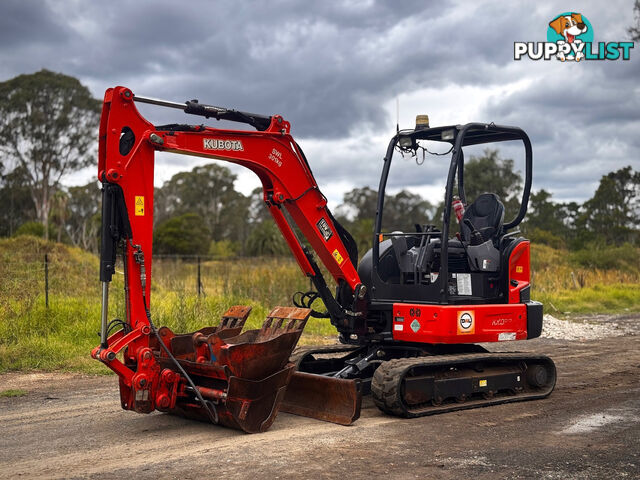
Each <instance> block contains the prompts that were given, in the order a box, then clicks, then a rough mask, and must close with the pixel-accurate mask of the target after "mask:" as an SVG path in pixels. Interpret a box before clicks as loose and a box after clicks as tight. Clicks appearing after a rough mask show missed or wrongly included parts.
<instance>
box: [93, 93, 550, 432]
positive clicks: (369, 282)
mask: <svg viewBox="0 0 640 480" xmlns="http://www.w3.org/2000/svg"><path fill="white" fill-rule="evenodd" d="M136 102H142V103H146V104H152V105H156V106H162V107H170V108H175V109H180V110H183V111H184V112H185V113H187V114H192V115H199V116H203V117H205V118H215V119H217V120H226V121H230V122H237V123H243V124H246V125H249V126H251V127H253V128H254V129H255V131H254V130H231V129H224V128H213V127H209V126H205V125H184V124H171V125H159V126H155V125H153V124H151V123H150V122H148V121H147V120H146V119H145V118H144V117H142V115H140V113H139V112H138V111H137V109H136V107H135V103H136ZM289 131H290V125H289V123H288V122H286V121H285V120H284V119H283V118H282V117H280V116H277V115H276V116H263V115H258V114H253V113H247V112H240V111H236V110H230V109H226V108H222V107H215V106H212V105H205V104H200V103H198V102H197V101H196V100H192V101H189V102H185V103H175V102H168V101H164V100H157V99H152V98H148V97H140V96H136V95H134V94H133V92H132V91H131V90H129V89H127V88H125V87H116V88H113V89H108V90H107V92H106V93H105V98H104V103H103V110H102V117H101V122H100V144H99V162H98V177H99V179H100V181H101V182H102V184H103V204H102V244H101V261H100V280H101V282H102V316H101V317H102V318H101V322H102V331H101V341H100V345H99V346H97V347H96V348H95V349H94V350H93V351H92V356H93V357H94V358H95V359H97V360H100V361H101V362H103V363H104V364H105V365H107V366H108V367H109V368H110V369H112V370H113V371H114V372H116V373H117V374H118V376H119V379H120V397H121V405H122V408H124V409H126V410H134V411H136V412H139V413H150V412H152V411H154V410H159V411H163V412H167V413H170V414H177V415H182V416H185V417H188V418H194V419H198V420H203V421H207V422H212V423H214V424H221V425H225V426H228V427H232V428H237V429H240V430H243V431H245V432H250V433H253V432H264V431H265V430H266V429H268V428H269V426H270V425H271V424H272V423H273V421H274V420H275V418H276V415H277V413H278V411H285V412H289V413H293V414H297V415H304V416H309V417H313V418H317V419H320V420H325V421H329V422H334V423H338V424H343V425H350V424H351V423H353V422H354V421H356V420H357V419H358V418H359V416H360V409H361V403H362V395H367V394H371V395H372V397H373V401H374V403H375V404H376V405H377V406H378V407H379V408H380V409H381V410H382V411H383V412H385V413H388V414H390V415H397V416H401V417H419V416H424V415H432V414H435V413H443V412H449V411H453V410H461V409H466V408H474V407H482V406H487V405H494V404H498V403H506V402H515V401H523V400H532V399H538V398H544V397H546V396H548V395H549V394H550V393H551V391H552V390H553V388H554V385H555V381H556V370H555V366H554V364H553V362H552V361H551V359H549V358H548V357H546V356H544V355H537V354H526V353H515V352H514V353H491V352H489V351H487V350H486V349H485V348H484V347H482V346H480V345H479V344H480V343H482V344H485V343H490V342H502V341H514V340H526V339H530V338H535V337H537V336H539V335H540V332H541V330H542V305H541V304H540V303H538V302H535V301H532V300H531V298H530V261H529V249H530V246H529V241H528V240H526V239H524V238H522V237H519V236H517V234H518V231H517V230H516V231H509V230H513V229H514V228H515V227H517V226H518V225H519V224H520V222H521V221H522V220H523V218H524V216H525V214H526V209H527V204H528V199H529V192H530V187H531V176H532V153H531V144H530V141H529V138H528V137H527V135H526V134H525V133H524V132H523V131H522V130H521V129H519V128H517V127H508V126H498V125H495V124H493V123H491V124H480V123H471V124H467V125H462V126H461V125H455V126H447V127H437V128H430V127H429V126H428V122H427V124H424V123H421V124H417V125H416V128H415V129H412V130H402V131H398V133H397V134H396V135H395V136H394V137H393V138H392V140H391V142H390V144H389V147H388V149H387V154H386V156H385V159H384V165H383V169H382V176H381V180H380V187H379V191H378V205H377V213H376V218H375V223H374V231H373V232H372V233H373V235H372V239H373V245H372V248H371V249H370V250H369V251H368V252H366V253H365V254H364V255H363V256H362V258H361V260H360V262H359V264H358V259H359V255H358V252H357V246H356V243H355V241H354V240H353V238H352V237H351V235H350V234H349V232H348V231H347V230H346V229H345V228H344V227H342V226H341V225H340V223H339V222H338V221H337V220H336V219H335V218H334V217H333V215H332V214H331V212H330V210H329V209H328V207H327V199H326V198H325V197H324V195H323V194H322V193H321V192H320V189H319V187H318V185H317V184H316V181H315V178H314V176H313V173H312V172H311V168H310V166H309V163H308V162H307V159H306V157H305V156H304V153H303V152H302V149H301V148H300V146H299V145H298V144H297V143H296V142H295V140H294V139H293V138H292V137H291V135H290V133H289ZM426 141H429V142H444V143H447V144H449V145H450V146H451V150H450V151H451V152H452V157H451V162H450V166H449V174H448V177H447V185H446V191H445V201H444V212H443V216H442V227H441V228H440V227H437V226H434V225H421V224H416V231H415V232H400V231H393V232H390V231H388V230H386V229H383V228H382V215H383V211H384V198H385V187H386V182H387V177H388V174H389V169H390V166H391V160H392V157H393V154H394V152H395V151H398V150H400V152H402V153H403V154H404V153H412V154H415V153H416V152H417V150H418V149H419V148H421V147H420V142H426ZM501 141H512V142H513V141H516V142H522V144H523V145H524V149H525V172H526V177H525V182H524V192H523V197H522V201H521V205H520V210H519V212H518V213H517V215H516V216H515V218H514V219H513V220H511V221H510V222H504V206H503V204H502V203H501V201H500V199H499V198H498V197H497V195H495V194H492V193H484V194H482V195H480V196H479V197H478V198H476V199H475V200H474V201H473V202H467V201H466V198H465V190H464V175H463V171H464V155H463V149H464V147H467V146H469V145H478V144H484V143H492V142H501ZM156 151H167V152H173V153H179V154H185V155H196V156H200V157H207V158H212V159H218V160H225V161H229V162H233V163H236V164H239V165H242V166H244V167H246V168H248V169H250V170H252V171H253V172H254V173H256V175H257V176H258V177H259V178H260V180H261V182H262V185H263V191H264V203H265V205H266V207H267V208H268V210H269V212H270V213H271V215H272V216H273V219H274V221H275V223H276V225H277V226H278V228H279V229H280V230H281V232H282V234H283V236H284V238H285V240H286V241H287V244H288V246H289V247H290V249H291V251H292V253H293V255H294V257H295V259H296V261H297V262H298V264H299V265H300V268H301V270H302V272H303V273H304V274H305V275H306V276H307V277H309V279H310V280H311V283H312V284H313V285H314V287H315V290H312V291H310V292H306V293H305V292H300V295H298V296H297V297H296V296H294V300H293V302H294V304H295V305H296V306H295V307H276V308H274V309H273V310H272V311H271V312H270V314H269V315H268V316H267V318H266V320H265V321H264V323H263V325H262V328H260V329H254V330H247V331H244V332H242V330H243V328H244V326H245V322H246V320H247V318H248V316H249V314H250V310H251V308H250V307H246V306H235V307H231V308H230V309H229V310H228V311H227V312H226V313H225V314H224V315H223V317H222V319H221V321H220V324H219V325H217V326H209V327H204V328H201V329H200V330H198V331H196V332H192V333H188V334H176V333H174V332H172V331H171V330H170V329H169V328H167V327H161V328H157V327H156V326H155V325H154V323H153V319H152V314H151V309H150V304H149V300H150V294H151V289H150V278H151V263H152V246H153V245H152V243H153V242H152V240H153V196H154V186H153V170H154V153H155V152H156ZM456 180H457V185H455V182H456ZM454 190H457V195H458V196H457V197H454V195H453V193H454ZM454 207H455V214H456V217H457V220H458V226H459V232H458V233H457V234H456V236H455V237H454V238H450V233H451V232H452V226H451V225H450V218H451V215H452V213H453V210H452V208H454ZM291 223H293V224H295V226H296V227H297V228H296V229H294V228H293V226H292V225H291ZM301 237H304V238H303V239H304V242H305V243H302V241H303V240H302V239H301ZM117 254H120V255H121V257H122V260H123V264H124V268H123V270H124V283H125V288H124V295H125V302H124V304H125V318H124V319H122V320H120V319H114V320H111V321H109V319H108V314H109V312H108V305H109V284H110V282H111V278H112V275H113V274H114V272H115V264H116V256H117ZM316 259H318V260H319V261H320V262H322V264H323V265H324V267H325V268H326V271H327V272H328V273H329V274H330V275H331V276H332V277H333V278H334V280H335V282H336V285H337V288H336V290H335V294H334V293H333V292H332V290H331V289H330V288H329V286H328V285H327V283H326V281H325V278H324V275H323V273H322V270H321V269H320V267H319V266H318V263H317V262H316ZM147 272H148V273H149V275H147ZM316 299H320V300H322V302H323V303H324V306H325V307H326V312H318V311H315V310H312V309H311V308H310V307H311V306H312V304H313V302H314V301H315V300H316ZM310 315H313V316H314V317H325V318H327V319H328V320H329V321H330V322H331V324H332V325H333V326H334V327H335V328H336V330H337V331H338V333H339V337H338V338H339V341H340V344H336V345H330V346H323V347H304V348H298V349H297V350H295V352H294V349H295V348H296V345H297V342H298V340H299V338H300V336H301V334H302V332H303V329H304V327H305V325H306V323H307V320H308V318H309V316H310ZM117 325H119V326H121V327H122V328H121V329H120V330H118V331H117V332H115V333H113V334H111V335H109V333H110V331H111V330H112V327H113V326H117Z"/></svg>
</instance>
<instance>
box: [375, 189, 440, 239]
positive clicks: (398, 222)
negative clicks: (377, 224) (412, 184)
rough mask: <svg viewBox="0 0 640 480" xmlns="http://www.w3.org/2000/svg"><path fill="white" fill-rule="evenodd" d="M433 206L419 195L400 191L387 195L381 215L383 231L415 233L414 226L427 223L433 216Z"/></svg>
mask: <svg viewBox="0 0 640 480" xmlns="http://www.w3.org/2000/svg"><path fill="white" fill-rule="evenodd" d="M433 210H434V208H433V205H431V203H430V202H429V201H427V200H425V199H424V198H422V197H421V196H420V195H418V194H416V193H411V192H409V191H407V190H401V191H400V192H398V193H397V194H395V195H387V198H386V199H385V202H384V214H383V215H382V220H383V227H384V228H383V229H384V230H401V231H403V232H413V231H415V225H416V224H420V225H423V224H425V223H429V222H431V220H432V216H433V213H434V212H433Z"/></svg>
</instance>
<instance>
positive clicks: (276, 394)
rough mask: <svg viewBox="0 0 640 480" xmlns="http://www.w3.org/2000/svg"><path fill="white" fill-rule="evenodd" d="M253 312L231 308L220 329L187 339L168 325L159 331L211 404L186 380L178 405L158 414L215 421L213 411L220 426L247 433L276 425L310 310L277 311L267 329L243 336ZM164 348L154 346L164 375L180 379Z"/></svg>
mask: <svg viewBox="0 0 640 480" xmlns="http://www.w3.org/2000/svg"><path fill="white" fill-rule="evenodd" d="M250 310H251V308H250V307H232V308H231V309H229V310H228V311H227V313H225V315H224V317H223V319H222V322H221V324H220V325H219V326H217V327H208V328H204V329H201V330H199V331H197V332H193V333H190V334H186V335H175V334H174V333H173V332H171V330H169V329H168V328H167V327H163V328H161V329H160V330H159V334H160V337H161V338H162V341H163V342H164V344H165V345H166V346H167V347H168V349H169V351H170V352H171V353H172V355H173V356H174V357H175V358H176V359H177V361H178V362H179V363H180V365H181V366H182V368H183V369H184V370H185V372H186V373H187V374H188V375H189V377H191V379H192V380H193V382H194V383H195V385H196V386H197V388H198V391H199V394H200V396H201V397H202V399H203V400H204V401H205V403H207V404H208V405H202V402H200V401H199V399H198V396H197V395H196V394H195V392H194V391H193V387H191V386H190V385H189V384H188V383H187V382H185V381H184V378H183V379H181V380H180V383H179V386H178V389H177V396H176V399H175V402H173V404H169V405H166V406H163V405H156V408H157V409H158V410H162V411H166V412H169V413H172V414H177V415H181V416H184V417H187V418H193V419H198V420H203V421H211V420H212V418H211V417H212V413H211V412H214V415H215V417H216V418H214V419H213V420H214V421H215V422H216V423H219V424H222V425H225V426H227V427H231V428H236V429H240V430H243V431H245V432H248V433H257V432H264V431H265V430H267V429H268V428H269V427H270V426H271V424H272V423H273V421H274V420H275V418H276V415H277V414H278V410H279V407H280V404H281V402H282V400H283V398H284V394H285V391H286V389H287V385H288V384H289V381H290V379H291V376H292V374H293V371H294V369H295V367H294V365H293V364H292V363H289V356H290V355H291V352H292V351H293V349H294V348H295V346H296V344H297V342H298V339H299V338H300V335H301V334H302V330H303V329H304V327H305V325H306V322H307V319H308V317H309V314H310V310H309V309H304V308H292V307H276V308H274V309H273V310H272V311H271V313H269V315H268V316H267V318H266V320H265V321H264V324H263V325H262V328H260V329H256V330H248V331H245V332H244V333H240V331H241V330H242V327H243V326H244V323H245V321H246V319H247V317H248V315H249V312H250ZM156 343H157V342H156ZM159 347H160V345H158V344H156V345H155V346H154V345H152V350H153V352H154V356H155V358H156V360H157V362H158V363H159V364H160V367H161V368H162V369H163V370H162V371H163V375H166V373H165V372H167V371H169V372H172V373H173V374H174V375H176V376H177V377H178V378H179V376H180V373H179V371H178V369H177V368H176V365H175V363H174V362H173V360H172V359H171V358H169V357H168V356H167V355H166V353H165V352H164V350H163V349H162V348H159ZM169 376H170V374H169Z"/></svg>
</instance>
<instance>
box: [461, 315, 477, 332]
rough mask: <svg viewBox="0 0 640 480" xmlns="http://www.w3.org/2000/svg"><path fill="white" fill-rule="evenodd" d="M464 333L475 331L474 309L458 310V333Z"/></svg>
mask: <svg viewBox="0 0 640 480" xmlns="http://www.w3.org/2000/svg"><path fill="white" fill-rule="evenodd" d="M466 333H476V322H475V311H474V310H461V311H459V312H458V335H464V334H466Z"/></svg>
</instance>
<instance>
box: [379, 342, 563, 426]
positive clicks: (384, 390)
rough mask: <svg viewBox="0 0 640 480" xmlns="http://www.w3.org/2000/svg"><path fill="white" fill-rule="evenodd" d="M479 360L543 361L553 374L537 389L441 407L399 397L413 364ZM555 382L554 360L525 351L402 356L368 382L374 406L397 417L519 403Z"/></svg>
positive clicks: (537, 396) (539, 394)
mask: <svg viewBox="0 0 640 480" xmlns="http://www.w3.org/2000/svg"><path fill="white" fill-rule="evenodd" d="M479 361H489V362H496V361H508V362H509V363H519V362H521V361H525V362H532V361H534V362H537V363H545V364H548V365H549V366H551V367H552V374H553V375H552V377H551V379H550V381H549V382H548V383H549V384H548V385H547V386H546V387H543V389H541V390H539V391H533V392H531V391H526V390H525V392H523V393H520V394H516V395H514V396H506V397H500V396H498V397H494V398H490V399H473V400H469V401H467V402H464V403H453V404H446V405H440V406H431V405H427V406H424V405H419V406H417V407H414V408H413V409H412V408H411V407H408V406H407V405H406V404H405V403H404V401H403V400H402V398H401V396H402V391H401V390H402V389H401V386H402V380H403V379H404V378H405V376H406V374H407V373H409V371H410V370H411V369H412V368H414V367H418V366H420V367H440V366H447V365H450V366H456V365H458V366H459V365H464V364H467V363H475V362H479ZM555 382H556V370H555V364H554V363H553V361H552V360H551V359H550V358H549V357H547V356H545V355H535V354H526V353H489V354H486V353H478V354H474V353H470V354H459V355H438V356H433V357H420V358H401V359H395V360H389V361H387V362H384V363H383V364H382V365H380V367H378V368H377V369H376V371H375V373H374V375H373V381H372V382H371V393H372V396H373V401H374V403H375V404H376V406H377V407H378V408H379V409H380V410H382V411H383V412H385V413H387V414H389V415H395V416H399V417H407V418H411V417H422V416H426V415H434V414H437V413H446V412H453V411H456V410H464V409H469V408H478V407H485V406H489V405H498V404H502V403H511V402H519V401H525V400H535V399H540V398H545V397H547V396H548V395H549V394H551V392H552V391H553V388H554V386H555Z"/></svg>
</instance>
